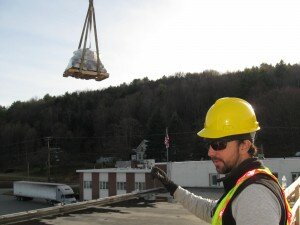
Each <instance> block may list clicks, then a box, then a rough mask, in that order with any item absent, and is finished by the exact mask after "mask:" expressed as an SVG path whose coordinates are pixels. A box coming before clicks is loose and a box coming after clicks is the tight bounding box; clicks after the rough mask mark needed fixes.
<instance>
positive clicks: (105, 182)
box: [99, 181, 108, 190]
mask: <svg viewBox="0 0 300 225" xmlns="http://www.w3.org/2000/svg"><path fill="white" fill-rule="evenodd" d="M99 187H100V189H102V190H105V189H108V182H107V181H100V183H99Z"/></svg>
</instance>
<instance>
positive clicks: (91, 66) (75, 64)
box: [66, 48, 107, 74]
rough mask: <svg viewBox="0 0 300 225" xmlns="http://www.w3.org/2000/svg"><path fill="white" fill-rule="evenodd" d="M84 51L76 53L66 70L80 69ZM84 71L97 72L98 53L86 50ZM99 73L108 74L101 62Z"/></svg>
mask: <svg viewBox="0 0 300 225" xmlns="http://www.w3.org/2000/svg"><path fill="white" fill-rule="evenodd" d="M82 52H83V49H78V50H76V51H75V52H74V55H73V57H72V58H71V59H70V62H69V64H68V66H67V68H66V70H68V69H70V68H77V69H79V68H80V64H81V57H82ZM82 70H87V71H95V72H96V71H97V53H96V52H95V51H91V50H90V49H88V48H86V49H85V54H84V60H83V66H82ZM98 72H99V73H103V74H106V73H107V71H106V69H105V68H104V66H103V64H102V63H101V61H100V60H99V66H98Z"/></svg>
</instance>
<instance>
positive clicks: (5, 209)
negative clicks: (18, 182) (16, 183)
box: [0, 189, 49, 215]
mask: <svg viewBox="0 0 300 225" xmlns="http://www.w3.org/2000/svg"><path fill="white" fill-rule="evenodd" d="M10 190H11V189H0V215H5V214H10V213H16V212H23V211H28V210H33V209H40V208H46V207H49V205H48V204H47V203H46V202H45V201H42V200H33V201H17V200H16V199H15V198H14V197H13V196H10V195H3V193H6V192H8V191H10Z"/></svg>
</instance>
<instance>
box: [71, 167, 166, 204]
mask: <svg viewBox="0 0 300 225" xmlns="http://www.w3.org/2000/svg"><path fill="white" fill-rule="evenodd" d="M158 166H159V167H160V168H162V169H163V170H165V171H166V165H163V164H162V165H158ZM76 172H77V173H79V188H80V200H91V199H98V198H105V197H108V196H113V195H120V194H125V193H131V192H132V191H135V190H144V189H151V188H155V187H160V186H161V184H160V183H159V182H157V181H155V180H153V179H152V177H151V174H150V172H151V169H149V168H144V169H138V168H108V169H86V170H77V171H76Z"/></svg>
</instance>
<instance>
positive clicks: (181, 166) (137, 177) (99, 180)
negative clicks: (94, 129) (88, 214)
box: [76, 158, 300, 200]
mask: <svg viewBox="0 0 300 225" xmlns="http://www.w3.org/2000/svg"><path fill="white" fill-rule="evenodd" d="M262 161H263V164H264V165H265V166H267V167H268V168H269V169H270V170H271V171H272V172H273V174H274V175H275V176H276V177H278V180H279V182H280V183H281V179H282V177H283V176H285V177H286V179H287V186H289V185H290V184H291V183H293V181H295V180H296V179H297V178H298V177H299V176H300V158H272V159H264V160H262ZM155 165H156V166H158V167H160V168H161V169H163V170H165V171H167V173H168V176H169V177H170V178H171V180H173V181H174V182H175V183H176V184H178V185H180V186H182V187H212V188H213V187H221V184H220V183H217V181H216V179H217V178H218V177H219V175H218V174H217V172H216V169H215V166H214V165H213V163H212V162H211V161H185V162H169V163H168V164H167V163H156V164H155ZM150 171H151V169H150V168H143V169H138V168H111V169H87V170H77V171H76V172H77V173H79V181H80V185H79V187H80V198H81V199H82V200H90V199H98V198H103V197H107V196H112V195H119V194H124V193H130V192H132V191H135V190H137V189H139V190H142V189H150V188H154V187H159V186H161V184H160V183H159V182H157V181H156V180H155V181H154V180H153V179H152V177H151V174H150Z"/></svg>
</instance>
